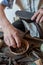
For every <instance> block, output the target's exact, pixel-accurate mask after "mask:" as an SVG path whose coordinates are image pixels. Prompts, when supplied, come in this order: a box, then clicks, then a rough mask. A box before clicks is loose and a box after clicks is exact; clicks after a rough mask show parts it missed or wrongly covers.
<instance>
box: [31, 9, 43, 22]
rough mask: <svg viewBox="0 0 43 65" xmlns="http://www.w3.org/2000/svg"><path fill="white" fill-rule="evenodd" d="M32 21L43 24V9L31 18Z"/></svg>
mask: <svg viewBox="0 0 43 65" xmlns="http://www.w3.org/2000/svg"><path fill="white" fill-rule="evenodd" d="M31 20H36V23H39V22H43V9H39V10H38V11H37V12H36V13H35V14H34V15H33V16H32V18H31Z"/></svg>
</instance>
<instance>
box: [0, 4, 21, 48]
mask: <svg viewBox="0 0 43 65" xmlns="http://www.w3.org/2000/svg"><path fill="white" fill-rule="evenodd" d="M4 9H5V6H3V5H1V4H0V25H1V27H2V31H3V33H4V41H5V43H6V44H7V45H8V46H13V47H15V48H16V47H20V45H21V41H20V35H19V34H18V31H17V29H16V28H14V27H13V26H12V25H11V24H10V23H9V21H8V20H7V18H6V16H5V13H4Z"/></svg>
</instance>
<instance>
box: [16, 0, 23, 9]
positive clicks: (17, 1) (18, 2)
mask: <svg viewBox="0 0 43 65" xmlns="http://www.w3.org/2000/svg"><path fill="white" fill-rule="evenodd" d="M16 4H17V5H18V6H19V7H20V9H21V10H24V7H23V5H22V3H21V0H16Z"/></svg>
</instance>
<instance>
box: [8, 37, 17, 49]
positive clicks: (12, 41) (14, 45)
mask: <svg viewBox="0 0 43 65" xmlns="http://www.w3.org/2000/svg"><path fill="white" fill-rule="evenodd" d="M9 40H10V46H12V47H14V48H16V47H17V46H16V42H15V40H14V38H13V37H12V36H10V37H9Z"/></svg>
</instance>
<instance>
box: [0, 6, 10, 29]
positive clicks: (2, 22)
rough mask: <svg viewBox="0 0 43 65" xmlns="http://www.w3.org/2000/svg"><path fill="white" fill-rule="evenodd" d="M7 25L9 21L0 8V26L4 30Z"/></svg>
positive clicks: (0, 7)
mask: <svg viewBox="0 0 43 65" xmlns="http://www.w3.org/2000/svg"><path fill="white" fill-rule="evenodd" d="M8 24H9V21H8V20H7V18H6V16H5V13H4V8H3V7H2V6H0V26H1V27H2V29H3V28H5V26H6V25H8Z"/></svg>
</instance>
